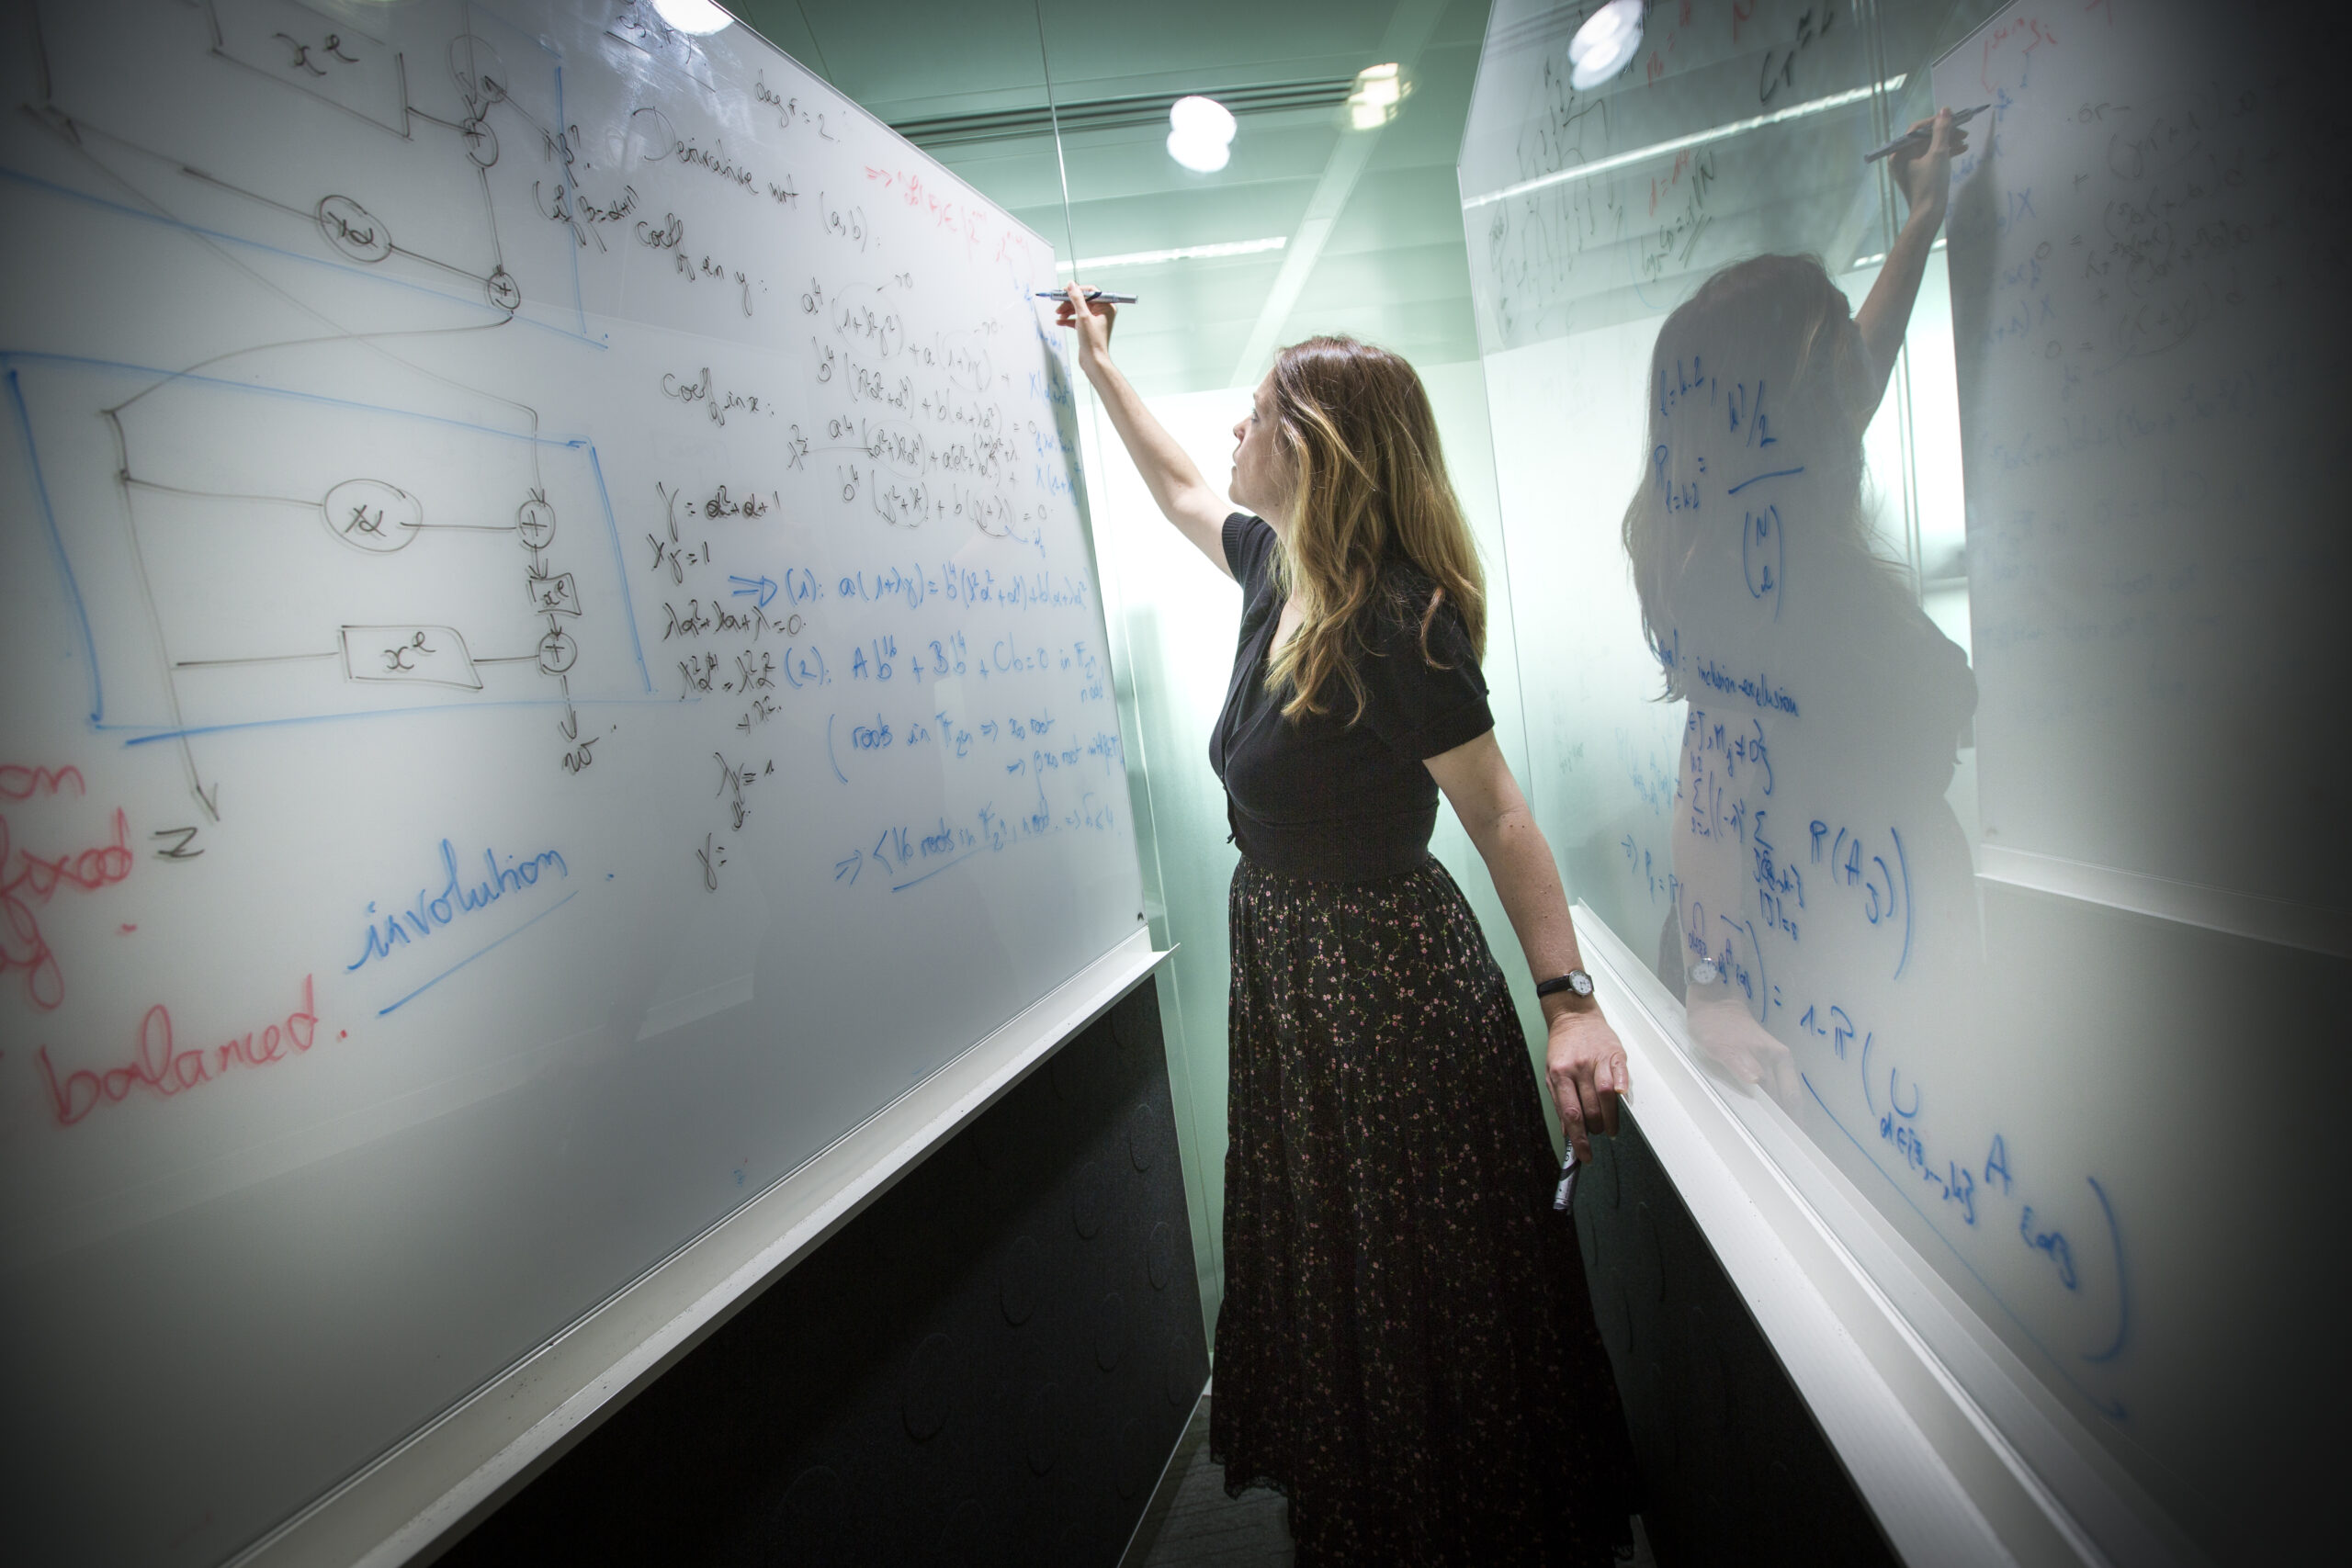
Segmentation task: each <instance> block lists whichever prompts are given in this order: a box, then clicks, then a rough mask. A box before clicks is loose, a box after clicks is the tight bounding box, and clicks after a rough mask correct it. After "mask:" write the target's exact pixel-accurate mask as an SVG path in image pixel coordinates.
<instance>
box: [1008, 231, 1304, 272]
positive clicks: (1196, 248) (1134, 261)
mask: <svg viewBox="0 0 2352 1568" xmlns="http://www.w3.org/2000/svg"><path fill="white" fill-rule="evenodd" d="M1289 243H1290V236H1289V235H1288V234H1270V235H1268V236H1267V237H1266V238H1264V239H1262V240H1227V242H1225V243H1223V244H1218V245H1179V246H1178V247H1177V248H1176V249H1174V250H1172V251H1129V252H1127V253H1126V254H1124V255H1115V256H1081V257H1080V258H1079V259H1078V260H1076V261H1066V262H1057V263H1055V264H1054V270H1055V271H1056V272H1076V271H1078V270H1079V269H1080V267H1104V266H1155V265H1159V263H1161V262H1179V261H1204V260H1206V259H1207V258H1209V257H1211V256H1253V255H1256V254H1258V253H1259V252H1260V251H1279V250H1281V249H1282V248H1283V246H1284V245H1287V244H1289Z"/></svg>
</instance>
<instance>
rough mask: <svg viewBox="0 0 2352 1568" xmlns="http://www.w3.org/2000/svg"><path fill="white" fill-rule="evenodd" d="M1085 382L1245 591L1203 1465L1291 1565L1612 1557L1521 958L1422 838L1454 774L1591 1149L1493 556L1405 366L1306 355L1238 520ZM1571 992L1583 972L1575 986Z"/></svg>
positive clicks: (1276, 413)
mask: <svg viewBox="0 0 2352 1568" xmlns="http://www.w3.org/2000/svg"><path fill="white" fill-rule="evenodd" d="M1111 315H1112V312H1111V310H1110V308H1109V307H1108V306H1104V305H1094V306H1092V307H1091V308H1090V307H1088V306H1087V305H1086V303H1085V302H1084V301H1083V300H1081V299H1080V297H1079V294H1078V291H1077V290H1075V289H1073V290H1071V296H1070V302H1069V304H1067V305H1065V306H1064V307H1063V309H1062V321H1063V322H1064V324H1066V325H1069V326H1072V327H1075V328H1076V329H1077V330H1078V332H1079V345H1080V347H1079V361H1080V365H1081V366H1082V367H1084V369H1085V371H1086V373H1087V376H1088V378H1089V379H1091V381H1092V382H1093V383H1094V386H1095V388H1096V389H1097V390H1098V391H1099V392H1100V393H1101V395H1102V399H1103V408H1104V411H1105V412H1107V413H1108V414H1109V415H1110V418H1111V421H1112V423H1113V424H1114V425H1115V426H1116V427H1117V429H1118V432H1119V435H1120V437H1121V439H1122V440H1123V441H1124V442H1125V445H1126V448H1127V451H1128V453H1129V454H1130V455H1131V456H1132V457H1134V459H1135V462H1136V468H1138V469H1140V470H1141V472H1142V475H1143V477H1144V479H1145V480H1146V481H1147V482H1148V484H1149V485H1150V487H1151V490H1152V493H1153V496H1154V498H1155V499H1156V500H1157V501H1158V502H1159V506H1160V509H1161V510H1162V511H1163V512H1164V513H1167V515H1168V518H1169V520H1170V522H1171V523H1173V524H1175V525H1176V526H1177V527H1178V528H1179V529H1180V530H1181V531H1182V533H1183V534H1184V536H1186V537H1187V538H1188V539H1190V540H1191V541H1192V542H1193V544H1194V545H1195V546H1197V547H1199V548H1200V550H1201V552H1202V553H1203V554H1204V555H1205V556H1207V557H1208V558H1209V559H1210V561H1211V562H1213V563H1214V564H1215V565H1216V567H1217V568H1218V569H1219V570H1223V571H1225V572H1226V573H1227V575H1229V576H1231V577H1233V578H1235V579H1236V580H1237V581H1239V582H1240V584H1241V586H1242V593H1243V606H1242V618H1241V636H1240V646H1239V649H1238V653H1237V657H1236V659H1235V662H1234V668H1233V674H1232V678H1231V683H1230V685H1229V686H1228V688H1227V700H1226V707H1225V712H1224V715H1223V716H1222V718H1221V719H1220V721H1219V725H1218V728H1217V733H1216V738H1215V739H1214V741H1213V743H1212V745H1211V748H1210V760H1211V761H1212V763H1213V765H1214V766H1215V767H1216V770H1217V772H1218V773H1219V775H1220V776H1221V777H1222V778H1223V780H1224V782H1225V784H1226V788H1227V804H1228V810H1227V816H1228V817H1229V818H1230V819H1231V822H1232V825H1233V828H1234V831H1235V835H1236V838H1237V840H1238V843H1239V845H1240V848H1241V852H1242V858H1241V863H1240V865H1239V866H1238V868H1237V869H1236V870H1235V872H1234V876H1233V888H1232V897H1231V900H1230V903H1231V911H1230V912H1231V920H1232V940H1233V984H1232V998H1231V1020H1230V1021H1231V1041H1230V1044H1231V1052H1232V1062H1231V1077H1230V1093H1231V1099H1230V1102H1229V1109H1228V1112H1227V1127H1228V1132H1229V1136H1230V1146H1229V1148H1228V1151H1227V1156H1226V1187H1225V1232H1224V1234H1225V1258H1226V1294H1225V1303H1224V1307H1223V1310H1222V1311H1221V1313H1220V1314H1219V1315H1218V1319H1217V1341H1216V1400H1215V1401H1214V1403H1213V1404H1212V1406H1211V1432H1210V1447H1211V1451H1212V1452H1213V1453H1214V1454H1215V1456H1216V1459H1217V1461H1219V1462H1220V1463H1222V1464H1223V1465H1224V1466H1225V1467H1226V1475H1227V1488H1228V1490H1232V1491H1234V1492H1236V1493H1237V1494H1238V1491H1239V1490H1240V1488H1241V1487H1242V1486H1244V1485H1247V1484H1250V1483H1255V1482H1259V1481H1265V1482H1269V1483H1272V1484H1274V1485H1277V1486H1279V1487H1281V1488H1282V1489H1283V1491H1285V1492H1287V1493H1289V1495H1290V1497H1291V1528H1292V1531H1293V1534H1294V1537H1295V1540H1296V1542H1297V1548H1298V1561H1299V1562H1300V1563H1301V1564H1306V1563H1309V1562H1315V1563H1349V1564H1354V1563H1407V1562H1410V1563H1419V1564H1430V1565H1438V1564H1460V1565H1462V1568H1485V1565H1487V1564H1503V1563H1526V1564H1538V1563H1541V1564H1561V1565H1568V1564H1579V1565H1581V1564H1591V1565H1593V1568H1600V1565H1602V1564H1606V1563H1607V1562H1610V1560H1611V1551H1612V1547H1613V1545H1614V1544H1615V1542H1616V1541H1617V1540H1618V1539H1619V1538H1620V1537H1621V1535H1622V1534H1623V1532H1624V1530H1625V1528H1626V1526H1625V1515H1626V1513H1627V1509H1628V1498H1627V1496H1626V1495H1625V1494H1626V1490H1627V1485H1626V1483H1627V1480H1628V1471H1629V1465H1628V1461H1627V1455H1626V1445H1625V1431H1624V1425H1623V1415H1622V1414H1621V1411H1620V1407H1619V1404H1618V1401H1617V1394H1616V1389H1615V1385H1614V1383H1613V1382H1612V1381H1611V1371H1610V1368H1609V1364H1608V1361H1607V1359H1606V1356H1605V1354H1604V1352H1603V1351H1602V1349H1601V1346H1600V1336H1599V1334H1598V1333H1597V1332H1596V1330H1595V1328H1594V1326H1593V1319H1592V1309H1591V1304H1590V1301H1589V1297H1588V1295H1587V1294H1586V1291H1585V1285H1584V1277H1583V1266H1582V1259H1581V1258H1579V1257H1578V1256H1577V1248H1576V1243H1575V1238H1574V1232H1573V1231H1572V1230H1571V1229H1570V1228H1569V1227H1568V1226H1566V1224H1563V1223H1561V1221H1560V1218H1559V1216H1558V1215H1556V1214H1554V1213H1552V1212H1551V1209H1550V1199H1551V1196H1552V1181H1553V1176H1554V1174H1555V1172H1554V1168H1553V1167H1552V1163H1551V1161H1552V1151H1551V1144H1550V1142H1549V1138H1548V1135H1547V1134H1546V1133H1545V1130H1544V1119H1543V1111H1542V1105H1541V1102H1540V1100H1538V1098H1537V1096H1536V1092H1535V1084H1534V1081H1533V1075H1532V1073H1531V1072H1530V1071H1529V1068H1528V1061H1527V1045H1526V1041H1525V1038H1524V1036H1523V1034H1522V1032H1521V1026H1520V1021H1519V1016H1518V1013H1517V1011H1516V1010H1515V1009H1514V1008H1513V1006H1512V1003H1511V998H1510V989H1509V987H1507V986H1506V984H1505V982H1504V980H1503V976H1502V972H1501V971H1500V970H1499V969H1498V967H1497V966H1496V964H1495V960H1494V958H1493V956H1492V955H1491V954H1490V953H1489V952H1488V950H1487V942H1486V938H1485V937H1484V935H1483V934H1482V933H1481V932H1480V931H1479V929H1478V924H1477V920H1476V917H1475V916H1473V915H1472V913H1471V911H1470V907H1469V905H1468V904H1467V903H1466V902H1465V901H1464V898H1463V896H1462V893H1461V890H1460V889H1459V888H1458V887H1456V886H1455V885H1454V883H1453V878H1452V877H1451V876H1449V875H1448V874H1446V871H1445V868H1444V867H1443V866H1442V865H1440V864H1439V863H1437V862H1436V861H1435V860H1433V859H1432V858H1430V852H1429V843H1430V829H1432V827H1433V826H1434V825H1435V822H1436V818H1437V804H1438V793H1439V790H1440V788H1441V787H1442V789H1443V791H1444V793H1445V795H1446V796H1447V798H1448V799H1450V800H1451V801H1452V802H1453V807H1454V810H1455V813H1456V815H1458V816H1459V817H1460V818H1461V819H1462V822H1463V825H1464V828H1465V829H1468V831H1469V834H1470V838H1471V840H1472V841H1473V842H1474V843H1475V844H1476V846H1477V848H1478V851H1479V853H1480V854H1481V856H1482V857H1483V858H1484V859H1485V861H1486V863H1487V869H1488V870H1489V871H1490V872H1491V873H1492V874H1493V876H1494V880H1495V886H1496V889H1497V891H1498V893H1499V894H1500V895H1501V897H1502V902H1503V907H1504V908H1505V909H1506V910H1507V911H1508V912H1509V913H1510V919H1511V923H1512V925H1513V926H1514V927H1515V928H1517V931H1518V934H1519V938H1520V943H1521V948H1522V950H1523V951H1524V952H1525V953H1526V956H1527V959H1528V962H1529V964H1531V965H1532V968H1533V970H1534V973H1535V976H1536V978H1537V979H1538V981H1539V982H1552V981H1555V980H1556V985H1554V984H1545V985H1543V986H1542V987H1541V992H1542V993H1545V994H1544V1011H1545V1014H1546V1018H1547V1021H1548V1023H1549V1025H1550V1042H1549V1050H1548V1066H1549V1070H1550V1076H1551V1079H1552V1087H1553V1092H1554V1095H1555V1099H1556V1100H1557V1103H1558V1105H1559V1109H1560V1111H1561V1114H1562V1118H1563V1120H1564V1121H1565V1122H1566V1124H1567V1127H1568V1131H1569V1134H1570V1136H1571V1137H1572V1138H1573V1139H1574V1140H1575V1142H1576V1144H1577V1152H1578V1154H1579V1155H1589V1152H1590V1151H1589V1145H1588V1144H1587V1127H1588V1123H1589V1125H1590V1127H1591V1128H1592V1129H1593V1130H1596V1131H1599V1130H1607V1129H1609V1128H1611V1127H1612V1126H1613V1124H1614V1118H1615V1114H1616V1111H1615V1096H1616V1094H1617V1092H1618V1091H1620V1090H1622V1089H1624V1088H1625V1087H1626V1085H1627V1078H1626V1075H1625V1058H1624V1054H1623V1050H1622V1049H1621V1048H1620V1046H1619V1043H1618V1042H1617V1039H1616V1036H1615V1035H1614V1034H1613V1033H1611V1032H1610V1029H1609V1025H1608V1024H1607V1022H1606V1021H1603V1020H1602V1019H1601V1018H1600V1014H1599V1012H1598V1010H1597V1009H1596V1007H1595V1004H1594V1001H1593V998H1591V996H1590V994H1589V992H1590V982H1589V980H1588V979H1586V978H1585V976H1584V975H1583V971H1582V970H1581V968H1580V967H1579V966H1578V959H1577V947H1576V933H1575V931H1574V928H1573V927H1572V926H1571V925H1570V924H1569V920H1568V909H1567V903H1566V898H1565V897H1564V896H1563V894H1562V891H1561V886H1560V881H1559V875H1558V873H1557V871H1556V870H1555V867H1554V864H1553V862H1552V857H1551V852H1550V851H1549V850H1547V849H1546V848H1545V847H1544V837H1543V834H1542V833H1541V832H1540V831H1539V830H1538V829H1537V828H1536V826H1535V823H1534V819H1533V818H1532V815H1531V814H1530V813H1529V811H1528V809H1527V807H1526V804H1525V802H1524V801H1523V800H1522V799H1521V796H1520V793H1519V789H1518V786H1517V785H1516V784H1514V783H1513V782H1512V780H1511V775H1510V768H1509V767H1508V766H1507V765H1506V764H1505V762H1504V761H1503V757H1502V753H1501V751H1500V750H1498V747H1497V746H1496V743H1495V736H1494V719H1493V717H1492V716H1491V715H1490V713H1489V712H1488V710H1487V698H1486V682H1485V681H1484V679H1483V678H1482V677H1481V676H1480V674H1479V671H1478V662H1477V661H1478V658H1479V655H1480V653H1481V652H1482V651H1483V647H1482V645H1483V641H1484V637H1483V629H1484V621H1485V592H1484V585H1483V584H1482V582H1481V581H1480V573H1479V569H1478V560H1477V554H1476V548H1475V547H1474V546H1473V544H1472V542H1471V538H1470V534H1469V530H1468V528H1467V527H1466V526H1465V525H1464V521H1463V518H1462V513H1461V508H1460V506H1459V504H1458V503H1457V502H1455V500H1454V496H1453V487H1452V486H1451V484H1450V483H1449V482H1448V481H1447V479H1446V474H1445V465H1444V459H1443V457H1442V455H1441V454H1440V451H1439V446H1438V439H1437V428H1436V421H1435V419H1434V417H1433V415H1432V412H1431V411H1430V401H1429V397H1428V394H1427V393H1426V392H1425V391H1424V390H1423V389H1422V387H1421V382H1420V378H1419V377H1418V376H1416V375H1415V374H1414V373H1413V369H1412V367H1410V366H1408V365H1407V364H1406V363H1405V362H1404V361H1403V360H1402V359H1399V358H1397V356H1396V355H1392V354H1389V353H1386V352H1385V351H1384V350H1381V349H1377V348H1372V347H1368V346H1366V345H1365V344H1359V343H1355V342H1352V341H1351V340H1348V339H1344V338H1316V339H1310V340H1309V341H1307V342H1306V343H1303V344H1296V345H1295V346H1293V347H1291V348H1288V349H1285V350H1283V353H1282V355H1281V356H1280V357H1279V358H1278V359H1277V361H1276V363H1275V366H1274V368H1273V370H1272V373H1271V374H1269V375H1268V376H1267V377H1266V378H1265V381H1264V382H1263V383H1262V384H1261V386H1260V387H1259V388H1258V389H1257V392H1256V394H1255V397H1254V399H1253V400H1252V405H1253V406H1252V409H1251V412H1250V415H1249V417H1248V418H1247V419H1246V420H1244V421H1243V422H1242V423H1240V424H1239V425H1238V426H1236V427H1235V430H1234V434H1235V436H1236V437H1237V438H1238V442H1239V446H1238V449H1237V450H1236V452H1235V454H1234V469H1233V478H1232V482H1231V486H1230V491H1231V494H1232V497H1233V499H1234V500H1235V501H1236V502H1239V503H1241V504H1242V505H1243V506H1246V507H1249V508H1250V509H1252V510H1253V511H1254V512H1256V513H1260V514H1261V515H1258V516H1252V515H1250V513H1246V512H1234V511H1232V510H1231V509H1230V508H1229V507H1228V506H1227V504H1226V503H1225V501H1224V499H1223V498H1222V497H1220V496H1219V495H1217V494H1216V491H1213V490H1212V489H1211V488H1210V487H1209V486H1208V484H1207V483H1206V482H1205V481H1204V479H1202V477H1201V475H1200V473H1199V471H1198V470H1197V469H1195V468H1193V464H1192V461H1191V459H1190V458H1188V457H1186V456H1185V455H1184V453H1183V451H1182V448H1180V447H1179V446H1176V444H1175V443H1174V441H1172V440H1171V439H1170V437H1169V435H1168V434H1167V432H1166V431H1165V430H1163V429H1161V428H1160V426H1159V423H1158V421H1156V420H1155V419H1153V417H1152V415H1151V413H1150V411H1149V410H1148V409H1147V408H1146V407H1145V406H1144V403H1143V400H1142V399H1141V398H1140V397H1138V396H1137V395H1136V391H1135V389H1134V388H1133V387H1132V386H1130V385H1129V384H1128V383H1127V381H1126V379H1125V378H1124V377H1122V376H1121V375H1120V374H1119V372H1118V370H1117V368H1116V367H1114V366H1113V365H1112V363H1111V361H1110V352H1109V351H1110V335H1111V333H1110V329H1111ZM1578 982H1582V983H1581V984H1578Z"/></svg>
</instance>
